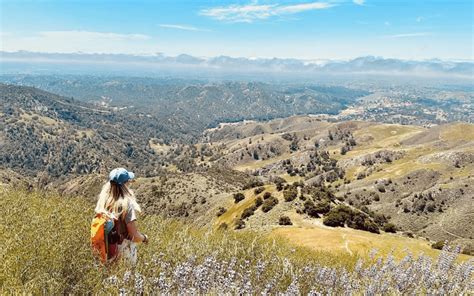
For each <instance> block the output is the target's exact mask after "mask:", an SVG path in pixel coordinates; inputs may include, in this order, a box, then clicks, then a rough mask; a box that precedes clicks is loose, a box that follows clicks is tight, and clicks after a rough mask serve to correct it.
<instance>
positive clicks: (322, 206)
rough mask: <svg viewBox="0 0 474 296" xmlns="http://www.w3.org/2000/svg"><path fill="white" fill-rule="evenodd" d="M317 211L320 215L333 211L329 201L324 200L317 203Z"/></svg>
mask: <svg viewBox="0 0 474 296" xmlns="http://www.w3.org/2000/svg"><path fill="white" fill-rule="evenodd" d="M315 209H316V212H318V213H319V214H326V213H328V212H329V211H330V210H331V205H330V204H329V202H328V201H326V200H323V201H320V202H318V203H316V205H315Z"/></svg>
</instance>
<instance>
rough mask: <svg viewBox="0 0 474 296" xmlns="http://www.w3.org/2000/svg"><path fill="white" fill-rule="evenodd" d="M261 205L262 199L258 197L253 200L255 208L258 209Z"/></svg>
mask: <svg viewBox="0 0 474 296" xmlns="http://www.w3.org/2000/svg"><path fill="white" fill-rule="evenodd" d="M262 204H263V199H262V198H261V197H260V196H259V197H257V198H256V199H255V207H257V208H258V207H260V206H261V205H262Z"/></svg>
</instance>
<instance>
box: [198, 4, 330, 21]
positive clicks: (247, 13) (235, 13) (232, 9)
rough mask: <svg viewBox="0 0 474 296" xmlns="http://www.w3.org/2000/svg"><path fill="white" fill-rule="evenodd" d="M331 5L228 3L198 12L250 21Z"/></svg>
mask: <svg viewBox="0 0 474 296" xmlns="http://www.w3.org/2000/svg"><path fill="white" fill-rule="evenodd" d="M333 6H336V4H333V3H329V2H310V3H299V4H291V5H278V4H265V5H258V4H248V5H229V6H222V7H214V8H209V9H203V10H201V11H200V14H201V15H204V16H208V17H211V18H213V19H216V20H220V21H228V22H242V23H251V22H253V21H255V20H262V19H267V18H269V17H272V16H280V15H288V14H296V13H301V12H304V11H310V10H317V9H328V8H331V7H333Z"/></svg>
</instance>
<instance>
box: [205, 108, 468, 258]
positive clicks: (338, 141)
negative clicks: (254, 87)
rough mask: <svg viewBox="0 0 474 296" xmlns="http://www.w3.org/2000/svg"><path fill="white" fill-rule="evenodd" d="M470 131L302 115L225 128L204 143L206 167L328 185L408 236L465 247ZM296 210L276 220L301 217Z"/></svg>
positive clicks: (210, 134)
mask: <svg viewBox="0 0 474 296" xmlns="http://www.w3.org/2000/svg"><path fill="white" fill-rule="evenodd" d="M473 134H474V125H472V124H465V123H454V124H448V125H443V126H437V127H433V128H423V127H419V126H402V125H390V124H377V123H368V122H343V123H330V122H326V121H324V120H321V119H319V118H317V117H305V116H301V117H291V118H285V119H278V120H272V121H269V122H244V123H240V124H234V125H224V126H221V127H220V128H217V129H213V130H209V131H207V132H206V134H205V135H204V138H203V140H204V141H207V142H208V143H209V144H208V145H210V146H211V147H214V151H215V154H216V155H218V156H215V160H213V161H211V163H214V164H221V165H228V166H229V167H231V168H234V169H237V170H242V171H246V172H248V173H251V174H255V175H259V176H261V177H262V178H264V179H271V178H273V177H274V176H280V177H283V178H284V179H286V180H289V181H290V183H291V182H294V181H304V184H305V185H307V186H315V185H316V186H328V187H329V188H331V189H332V190H333V192H334V194H335V195H336V197H337V199H339V200H340V201H343V202H344V203H346V204H349V205H351V206H353V207H355V208H358V209H361V210H363V211H373V212H375V213H379V214H383V215H385V216H386V217H389V219H390V221H391V222H393V223H394V224H395V225H397V226H398V227H399V229H401V230H403V231H405V232H406V233H407V235H411V234H410V233H414V234H416V235H418V236H421V237H425V238H429V239H430V240H432V241H444V240H448V241H452V242H454V243H460V244H463V245H465V246H466V247H467V248H468V249H472V246H473V237H474V227H473V225H472V223H470V222H469V221H471V220H472V217H471V216H472V215H473V213H474V204H473V203H472V199H473V198H474V179H473V178H474V176H473V175H472V172H473V171H474V150H473V149H472V147H474V139H473V138H472V136H471V135H473ZM326 152H327V154H325V153H326ZM325 157H327V158H325ZM325 159H327V160H325ZM229 200H230V199H229ZM302 203H304V201H300V204H302ZM279 206H280V205H278V206H277V207H276V209H277V208H278V207H279ZM297 209H298V205H297V204H296V205H291V206H286V209H285V210H283V209H282V211H281V212H280V214H279V215H283V214H288V215H289V216H291V217H295V219H301V218H303V219H308V218H304V217H305V215H303V216H301V215H300V214H298V213H296V211H297ZM295 215H296V216H295ZM277 218H278V217H276V218H275V217H273V220H272V222H269V223H268V224H275V223H276V222H277ZM251 219H253V218H250V220H251ZM262 219H264V220H265V218H262ZM270 220H271V219H270ZM292 220H293V219H292ZM309 221H311V219H309ZM310 223H311V222H310ZM249 225H252V224H251V223H250V224H249Z"/></svg>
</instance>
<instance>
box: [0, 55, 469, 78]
mask: <svg viewBox="0 0 474 296" xmlns="http://www.w3.org/2000/svg"><path fill="white" fill-rule="evenodd" d="M0 58H1V62H2V63H25V62H31V63H71V64H76V66H78V64H81V63H82V64H102V65H105V66H107V65H111V64H122V65H127V64H128V65H130V66H141V67H144V68H153V67H164V68H174V69H175V70H177V71H179V70H183V71H186V69H189V68H193V69H203V70H210V71H224V72H262V73H265V72H267V73H271V72H288V73H307V74H310V73H319V74H329V75H341V74H375V75H377V74H383V75H402V74H403V75H408V76H427V77H430V76H450V77H453V76H458V77H460V78H466V79H473V74H474V63H473V62H472V61H443V60H436V59H434V60H423V61H411V60H400V59H393V58H383V57H374V56H366V57H358V58H354V59H352V60H347V61H337V60H319V61H318V60H299V59H287V58H244V57H239V58H236V57H228V56H218V57H208V58H207V57H206V58H204V57H195V56H191V55H187V54H181V55H178V56H174V57H172V56H166V55H163V54H160V53H158V54H155V55H141V56H140V55H129V54H86V53H40V52H28V51H19V52H5V51H2V52H0Z"/></svg>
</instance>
